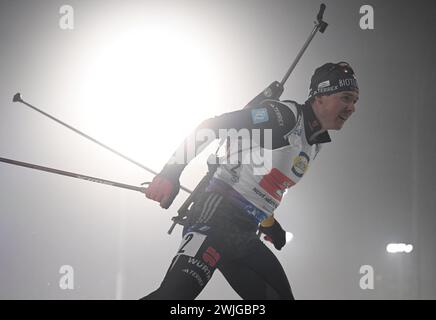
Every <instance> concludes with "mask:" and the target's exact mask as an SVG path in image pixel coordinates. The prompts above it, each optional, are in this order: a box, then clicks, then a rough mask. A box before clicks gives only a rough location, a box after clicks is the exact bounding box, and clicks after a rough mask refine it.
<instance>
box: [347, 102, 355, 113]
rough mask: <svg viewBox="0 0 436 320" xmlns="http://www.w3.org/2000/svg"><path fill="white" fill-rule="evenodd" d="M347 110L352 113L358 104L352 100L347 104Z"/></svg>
mask: <svg viewBox="0 0 436 320" xmlns="http://www.w3.org/2000/svg"><path fill="white" fill-rule="evenodd" d="M347 111H348V112H349V113H350V114H352V113H354V111H356V105H355V103H354V102H350V103H349V104H348V106H347Z"/></svg>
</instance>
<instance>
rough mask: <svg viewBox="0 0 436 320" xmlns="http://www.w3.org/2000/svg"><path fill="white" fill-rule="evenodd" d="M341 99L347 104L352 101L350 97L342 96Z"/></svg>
mask: <svg viewBox="0 0 436 320" xmlns="http://www.w3.org/2000/svg"><path fill="white" fill-rule="evenodd" d="M341 99H342V101H344V102H347V103H348V102H351V101H352V99H351V97H350V96H342V98H341Z"/></svg>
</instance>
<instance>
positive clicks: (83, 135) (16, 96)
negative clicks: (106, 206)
mask: <svg viewBox="0 0 436 320" xmlns="http://www.w3.org/2000/svg"><path fill="white" fill-rule="evenodd" d="M12 101H13V102H20V103H22V104H24V105H26V106H28V107H29V108H31V109H33V110H35V111H37V112H39V113H41V114H43V115H44V116H46V117H48V118H50V119H52V120H54V121H56V122H57V123H59V124H61V125H63V126H64V127H67V128H68V129H70V130H72V131H74V132H75V133H78V134H79V135H81V136H82V137H85V138H86V139H88V140H91V141H92V142H95V143H96V144H98V145H99V146H101V147H103V148H105V149H107V150H109V151H111V152H112V153H115V154H116V155H118V156H120V157H121V158H123V159H125V160H127V161H129V162H131V163H133V164H135V165H137V166H138V167H140V168H142V169H145V170H147V171H148V172H150V173H152V174H154V175H157V173H156V171H154V170H152V169H150V168H147V167H146V166H144V165H142V164H141V163H139V162H137V161H135V160H133V159H131V158H129V157H127V156H125V155H123V154H122V153H121V152H118V151H117V150H115V149H113V148H111V147H109V146H107V145H105V144H103V143H102V142H100V141H98V140H97V139H94V138H92V137H91V136H89V135H87V134H86V133H83V132H82V131H80V130H78V129H76V128H74V127H73V126H70V125H69V124H67V123H65V122H63V121H61V120H59V119H57V118H55V117H53V116H52V115H50V114H48V113H47V112H44V111H42V110H41V109H38V108H37V107H35V106H33V105H31V104H30V103H28V102H26V101H24V100H23V98H22V97H21V94H20V93H16V94H15V95H14V97H13V98H12ZM180 189H182V190H184V191H186V192H187V193H192V191H191V190H189V189H188V188H185V187H184V186H180Z"/></svg>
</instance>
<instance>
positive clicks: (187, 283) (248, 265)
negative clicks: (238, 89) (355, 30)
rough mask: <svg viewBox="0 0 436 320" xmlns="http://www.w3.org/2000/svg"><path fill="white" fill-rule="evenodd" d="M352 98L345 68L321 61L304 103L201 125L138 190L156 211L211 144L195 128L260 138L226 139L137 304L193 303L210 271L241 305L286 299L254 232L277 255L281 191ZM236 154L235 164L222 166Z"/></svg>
mask: <svg viewBox="0 0 436 320" xmlns="http://www.w3.org/2000/svg"><path fill="white" fill-rule="evenodd" d="M358 98H359V89H358V85H357V81H356V78H355V75H354V72H353V70H352V68H351V67H350V65H349V64H348V63H346V62H339V63H326V64H324V65H322V66H321V67H319V68H317V69H316V70H315V72H314V74H313V76H312V78H311V83H310V91H309V97H308V99H307V101H306V102H305V103H304V104H303V105H300V104H298V103H296V102H294V101H290V100H285V101H279V100H264V101H263V102H261V103H260V104H258V105H254V106H252V107H250V108H246V109H242V110H238V111H234V112H230V113H226V114H223V115H221V116H218V117H215V118H211V119H208V120H206V121H204V122H203V123H202V124H200V126H199V127H197V129H196V130H195V131H194V133H193V134H192V135H191V136H190V137H188V138H187V139H186V140H185V142H184V143H183V144H182V145H181V146H180V147H179V149H178V150H177V151H176V152H175V153H174V154H173V156H172V157H171V159H170V160H169V161H168V163H167V164H166V165H165V166H164V168H163V169H162V171H161V172H160V173H159V174H158V175H157V176H156V177H155V178H154V179H153V181H152V183H151V184H150V186H149V187H148V188H147V189H146V191H145V194H146V197H147V198H149V199H152V200H155V201H157V202H159V203H160V205H161V207H163V208H168V207H169V206H170V205H171V203H172V201H173V200H174V198H175V196H176V195H177V193H178V191H179V188H180V184H179V177H180V175H181V173H182V171H183V169H184V168H185V166H186V165H187V164H188V163H189V161H190V160H192V158H193V157H195V156H196V155H197V154H198V153H199V152H201V151H202V150H203V149H204V148H205V147H206V146H207V144H208V143H209V142H210V141H207V142H206V143H205V142H204V140H201V141H199V140H198V139H195V137H197V138H198V133H199V132H200V131H201V130H209V131H212V132H213V133H215V136H218V133H219V132H220V130H224V129H227V130H232V129H233V130H244V129H245V130H247V129H248V130H249V131H252V132H253V131H255V130H259V131H260V135H259V136H256V137H255V135H254V134H253V135H252V136H250V137H249V138H247V137H242V138H241V137H238V138H237V139H235V138H233V139H232V138H229V139H228V143H230V142H233V143H235V144H236V145H237V146H238V147H237V148H227V155H226V156H227V157H226V159H227V161H221V162H220V163H219V164H218V166H217V170H216V172H215V173H214V175H213V177H212V178H211V180H210V182H209V185H208V186H207V188H206V189H205V190H204V192H203V193H202V194H201V197H200V200H199V201H197V202H195V203H194V205H193V208H192V210H191V214H190V216H189V217H188V220H187V223H186V225H185V226H184V229H183V240H182V243H181V245H180V248H179V250H178V252H177V254H176V255H175V257H174V258H173V260H172V263H171V265H170V267H169V269H168V271H167V273H166V275H165V278H164V279H163V281H162V283H161V285H160V287H159V288H158V289H157V290H156V291H154V292H152V293H151V294H149V295H148V296H146V297H144V299H181V300H190V299H195V298H196V297H197V296H198V294H200V292H201V291H202V290H203V288H204V287H205V286H206V284H207V283H208V281H209V280H210V278H211V277H212V275H213V273H214V271H215V270H216V269H217V268H218V269H219V270H220V271H221V272H222V274H223V275H224V277H225V278H226V280H227V281H228V282H229V284H230V285H231V286H232V288H233V289H234V290H235V291H236V292H237V293H238V294H239V295H240V296H241V298H243V299H257V300H263V299H287V300H288V299H293V294H292V290H291V287H290V284H289V281H288V279H287V276H286V274H285V271H284V270H283V268H282V266H281V264H280V262H279V261H278V259H277V258H276V257H275V255H274V254H273V253H272V252H271V250H269V249H268V248H267V246H265V244H264V243H263V242H262V241H261V240H260V239H259V237H258V236H257V234H256V232H257V231H258V230H260V231H261V232H262V233H264V234H265V235H266V238H267V240H269V241H271V242H272V243H273V244H274V247H275V248H276V249H277V250H281V248H282V247H283V246H284V245H285V243H286V232H285V231H284V230H283V228H282V227H281V226H280V224H279V222H278V221H277V220H276V219H275V217H274V212H275V210H276V209H277V208H278V206H279V205H280V202H281V199H282V196H283V195H284V193H285V191H286V190H287V189H288V188H290V187H291V186H293V185H294V184H296V183H297V182H298V181H299V180H300V179H301V178H302V177H303V175H304V174H305V172H306V171H307V169H308V167H309V164H311V162H312V161H313V160H314V159H315V157H316V155H317V153H318V152H319V150H320V149H321V146H322V145H323V144H325V143H328V142H330V141H331V140H330V137H329V134H328V130H340V129H341V128H342V126H343V125H344V123H345V122H346V121H347V120H348V118H349V117H350V116H351V115H352V113H353V112H354V111H355V103H356V102H357V100H358ZM247 139H248V140H249V141H248V144H245V146H247V145H248V146H249V147H245V148H244V147H241V145H244V143H245V142H247ZM193 140H195V152H193V153H192V152H191V153H190V154H188V155H187V154H186V152H185V151H186V147H187V145H188V144H189V141H191V142H192V141H193ZM231 140H233V141H231ZM188 149H189V148H188ZM254 150H258V151H261V153H262V154H264V156H266V159H267V160H266V161H264V162H263V163H262V165H261V166H260V167H259V165H258V163H257V164H256V163H255V162H256V161H255V160H256V157H253V151H254ZM181 154H183V155H184V156H186V158H185V159H184V160H185V161H184V163H180V161H177V160H180V159H179V158H180V155H181ZM235 155H236V156H237V157H236V161H228V160H229V159H230V158H231V157H232V156H235ZM233 159H235V158H233ZM257 160H258V159H257ZM259 169H262V170H259Z"/></svg>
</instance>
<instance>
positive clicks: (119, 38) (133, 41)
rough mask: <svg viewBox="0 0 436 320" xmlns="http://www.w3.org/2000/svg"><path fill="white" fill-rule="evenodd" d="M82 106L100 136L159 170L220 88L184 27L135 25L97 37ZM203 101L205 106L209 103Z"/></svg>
mask: <svg viewBox="0 0 436 320" xmlns="http://www.w3.org/2000/svg"><path fill="white" fill-rule="evenodd" d="M99 43H100V44H99V46H98V48H97V49H96V53H95V56H94V59H92V60H91V61H88V65H87V70H86V75H85V76H84V77H83V79H84V80H85V82H84V83H83V91H82V94H81V101H79V103H80V105H85V106H86V112H87V116H86V119H85V122H87V124H88V126H92V128H93V130H94V132H97V133H98V137H99V138H100V139H101V141H103V142H105V143H107V144H109V145H110V146H113V147H114V148H118V150H121V151H122V152H125V153H126V154H127V155H129V156H132V157H134V158H137V159H146V160H147V166H150V167H151V168H156V170H159V169H160V168H161V166H162V165H163V164H164V162H166V161H167V160H168V159H169V157H170V155H171V153H172V152H173V151H174V150H175V148H176V147H177V146H178V145H179V144H180V143H181V142H182V139H183V138H184V137H185V136H187V135H188V134H189V133H190V132H191V131H192V130H193V129H194V128H195V127H196V126H197V125H198V124H199V123H200V122H201V121H202V120H204V119H205V118H208V117H211V116H214V115H215V113H214V112H211V110H210V109H209V110H208V107H209V105H210V104H213V102H212V103H211V97H214V96H216V92H218V91H219V89H218V88H219V85H218V84H217V82H218V81H219V80H220V77H219V76H218V71H217V70H218V68H217V62H216V61H213V55H212V54H211V52H212V49H211V48H208V47H207V42H199V40H198V39H197V38H195V37H193V35H192V33H191V31H190V30H189V28H188V29H187V30H183V28H181V27H180V25H176V24H175V25H171V24H168V23H165V24H163V23H160V24H159V23H156V24H155V25H143V26H141V27H139V26H137V25H135V26H134V27H131V28H127V29H126V28H124V29H122V30H121V31H119V32H118V33H117V34H115V35H114V34H111V37H110V38H108V39H107V41H106V42H104V41H100V42H99ZM208 104H209V105H208Z"/></svg>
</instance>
